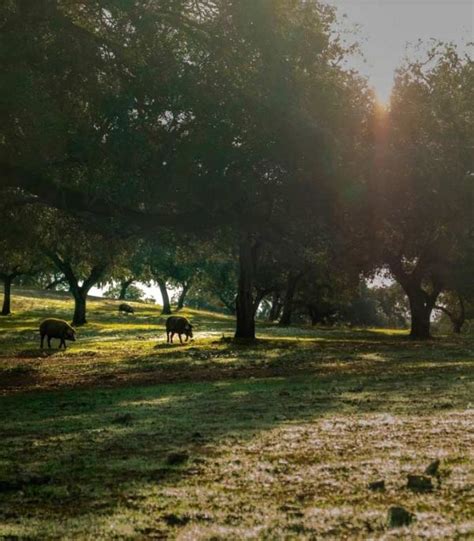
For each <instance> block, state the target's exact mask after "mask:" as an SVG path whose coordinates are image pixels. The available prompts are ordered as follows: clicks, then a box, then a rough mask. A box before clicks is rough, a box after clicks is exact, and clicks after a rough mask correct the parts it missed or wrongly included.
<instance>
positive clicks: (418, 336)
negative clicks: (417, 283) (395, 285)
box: [407, 288, 434, 340]
mask: <svg viewBox="0 0 474 541" xmlns="http://www.w3.org/2000/svg"><path fill="white" fill-rule="evenodd" d="M407 295H408V300H409V301H410V313H411V330H410V337H411V338H413V339H415V340H428V339H429V338H431V333H430V324H431V321H430V320H431V312H432V311H433V307H434V302H431V301H430V300H429V299H428V298H427V295H426V294H425V293H424V292H423V290H422V289H421V288H417V289H415V288H413V289H411V290H409V291H407Z"/></svg>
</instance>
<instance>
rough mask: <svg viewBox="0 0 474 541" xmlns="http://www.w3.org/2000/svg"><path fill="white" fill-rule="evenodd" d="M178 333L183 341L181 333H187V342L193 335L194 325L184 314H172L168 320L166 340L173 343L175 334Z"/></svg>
mask: <svg viewBox="0 0 474 541" xmlns="http://www.w3.org/2000/svg"><path fill="white" fill-rule="evenodd" d="M175 334H177V335H178V336H179V341H180V342H181V344H182V343H183V339H182V337H181V335H183V334H184V335H186V342H187V341H188V340H189V339H190V338H192V337H193V326H192V325H191V323H189V320H188V319H186V318H185V317H182V316H171V317H169V318H168V319H167V320H166V342H168V343H170V344H172V343H173V336H174V335H175Z"/></svg>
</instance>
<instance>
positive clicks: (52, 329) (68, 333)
mask: <svg viewBox="0 0 474 541" xmlns="http://www.w3.org/2000/svg"><path fill="white" fill-rule="evenodd" d="M39 331H40V335H41V348H42V347H43V342H44V337H45V336H46V337H47V338H48V347H49V348H51V338H59V339H60V340H61V341H60V342H59V349H61V346H64V349H66V340H71V341H72V342H75V341H76V331H75V330H74V329H73V328H72V327H71V325H69V323H67V322H66V321H63V320H62V319H54V318H50V319H45V320H44V321H42V322H41V325H40V328H39Z"/></svg>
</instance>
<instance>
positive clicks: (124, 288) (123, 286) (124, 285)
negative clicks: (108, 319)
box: [119, 278, 134, 301]
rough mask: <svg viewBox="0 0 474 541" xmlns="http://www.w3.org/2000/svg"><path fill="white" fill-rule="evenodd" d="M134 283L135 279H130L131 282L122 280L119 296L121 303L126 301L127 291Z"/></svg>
mask: <svg viewBox="0 0 474 541" xmlns="http://www.w3.org/2000/svg"><path fill="white" fill-rule="evenodd" d="M133 282H134V279H133V278H130V279H129V280H122V281H121V282H120V294H119V301H124V300H125V298H126V296H127V289H128V288H129V286H131V285H132V284H133Z"/></svg>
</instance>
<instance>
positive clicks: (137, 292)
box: [104, 283, 145, 301]
mask: <svg viewBox="0 0 474 541" xmlns="http://www.w3.org/2000/svg"><path fill="white" fill-rule="evenodd" d="M104 297H105V298H107V299H118V300H121V301H142V300H144V297H145V293H144V292H143V291H142V290H141V289H140V288H139V287H137V286H134V285H129V286H128V287H127V289H126V291H125V293H123V284H122V283H112V284H110V285H109V287H108V288H107V289H106V290H105V291H104Z"/></svg>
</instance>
